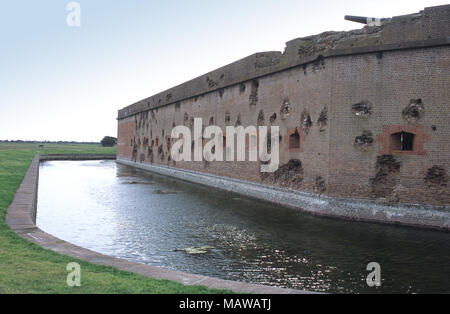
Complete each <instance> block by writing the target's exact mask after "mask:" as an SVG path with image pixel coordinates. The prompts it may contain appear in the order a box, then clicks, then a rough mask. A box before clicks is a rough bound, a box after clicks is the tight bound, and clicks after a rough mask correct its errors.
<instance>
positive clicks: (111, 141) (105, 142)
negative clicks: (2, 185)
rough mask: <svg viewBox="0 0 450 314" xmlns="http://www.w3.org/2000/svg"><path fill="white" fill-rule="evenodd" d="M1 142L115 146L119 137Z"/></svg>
mask: <svg viewBox="0 0 450 314" xmlns="http://www.w3.org/2000/svg"><path fill="white" fill-rule="evenodd" d="M0 143H17V144H97V145H98V144H101V145H102V146H103V147H113V146H115V145H117V138H115V137H111V136H105V137H104V138H103V139H102V140H101V141H100V142H76V141H28V140H0Z"/></svg>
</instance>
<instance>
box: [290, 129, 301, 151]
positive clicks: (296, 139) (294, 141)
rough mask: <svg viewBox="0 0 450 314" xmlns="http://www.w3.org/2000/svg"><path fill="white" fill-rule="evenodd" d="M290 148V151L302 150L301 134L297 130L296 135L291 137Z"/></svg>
mask: <svg viewBox="0 0 450 314" xmlns="http://www.w3.org/2000/svg"><path fill="white" fill-rule="evenodd" d="M289 148H290V149H298V148H300V134H298V131H297V130H295V133H293V134H291V135H290V136H289Z"/></svg>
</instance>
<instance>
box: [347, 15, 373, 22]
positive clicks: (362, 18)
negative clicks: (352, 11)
mask: <svg viewBox="0 0 450 314" xmlns="http://www.w3.org/2000/svg"><path fill="white" fill-rule="evenodd" d="M345 19H346V20H347V21H351V22H356V23H361V24H367V20H368V17H365V16H353V15H346V16H345Z"/></svg>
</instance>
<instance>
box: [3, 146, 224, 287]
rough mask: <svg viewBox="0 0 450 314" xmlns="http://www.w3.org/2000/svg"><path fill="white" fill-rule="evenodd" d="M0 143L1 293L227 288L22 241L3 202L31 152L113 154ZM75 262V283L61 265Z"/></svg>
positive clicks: (15, 186)
mask: <svg viewBox="0 0 450 314" xmlns="http://www.w3.org/2000/svg"><path fill="white" fill-rule="evenodd" d="M38 146H39V145H38V144H11V143H0V294H4V293H95V294H97V293H114V294H120V293H133V294H134V293H152V294H154V293H156V294H186V293H192V294H209V293H229V291H222V290H213V289H207V288H205V287H199V286H183V285H181V284H178V283H175V282H171V281H167V280H156V279H151V278H147V277H144V276H140V275H137V274H132V273H128V272H124V271H120V270H117V269H114V268H111V267H106V266H99V265H94V264H90V263H86V262H83V261H79V260H76V259H74V258H71V257H68V256H63V255H60V254H57V253H55V252H53V251H50V250H46V249H44V248H42V247H40V246H38V245H35V244H33V243H31V242H28V241H26V240H24V239H22V238H20V237H19V236H18V235H16V234H15V233H14V232H12V231H11V230H10V229H9V227H8V226H7V225H6V223H5V215H6V211H7V208H8V207H9V205H10V204H11V202H12V200H13V197H14V194H15V192H16V190H17V189H18V188H19V185H20V183H21V182H22V179H23V177H24V175H25V173H26V171H27V169H28V167H29V165H30V163H31V161H32V160H33V157H34V156H35V155H36V154H38V153H39V154H64V153H66V154H114V153H115V152H116V150H115V148H103V147H101V146H100V145H87V144H86V145H82V144H80V145H78V144H77V145H72V144H45V145H44V148H43V149H39V148H38ZM70 262H77V263H79V264H80V266H81V287H74V288H70V287H68V286H67V284H66V278H67V275H68V272H67V271H66V266H67V264H68V263H70Z"/></svg>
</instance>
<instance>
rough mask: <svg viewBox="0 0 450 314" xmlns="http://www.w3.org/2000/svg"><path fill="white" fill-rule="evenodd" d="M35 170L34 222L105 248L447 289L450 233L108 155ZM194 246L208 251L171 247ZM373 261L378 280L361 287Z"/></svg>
mask: <svg viewBox="0 0 450 314" xmlns="http://www.w3.org/2000/svg"><path fill="white" fill-rule="evenodd" d="M40 171H41V172H40V179H39V180H40V182H39V203H38V215H37V219H38V221H37V222H38V226H39V227H40V228H41V229H43V230H44V231H47V232H48V233H51V234H53V235H55V236H57V237H59V238H62V239H64V240H67V241H70V242H72V243H74V244H77V245H79V246H82V247H85V248H89V249H92V250H94V251H98V252H101V253H104V254H108V255H112V256H117V257H121V258H124V259H128V260H132V261H136V262H140V263H146V264H150V265H155V266H161V267H165V268H168V269H173V270H179V271H185V272H190V273H195V274H201V275H207V276H212V277H219V278H223V279H230V280H237V281H246V282H251V283H260V284H266V285H276V286H281V287H288V288H295V289H301V290H312V291H322V292H332V293H377V292H383V293H450V265H449V263H450V234H449V233H445V232H439V231H429V230H421V229H414V228H407V227H395V226H388V225H378V224H370V223H357V222H347V221H341V220H336V219H328V218H320V217H314V216H311V215H308V214H305V213H301V212H297V211H293V210H289V209H285V208H281V207H278V206H273V205H270V204H266V203H263V202H258V201H254V200H249V199H246V198H243V197H239V196H236V195H234V194H230V193H224V192H221V191H216V190H213V189H209V188H204V187H201V186H198V185H195V184H190V183H186V182H182V181H177V180H174V179H170V178H166V177H161V176H156V175H152V174H149V173H146V172H142V171H139V170H136V169H133V168H130V167H126V166H120V165H116V164H115V163H114V162H111V161H85V162H80V161H70V162H61V161H58V162H46V163H44V164H43V165H41V170H40ZM192 246H195V247H200V246H211V247H214V249H213V250H211V251H210V252H209V253H207V254H201V255H190V254H187V253H186V252H183V251H178V252H174V251H173V250H174V249H175V248H187V247H192ZM370 262H377V263H379V264H380V265H381V277H382V286H381V287H376V288H370V287H368V286H367V283H366V277H367V276H368V275H369V273H370V272H369V271H367V270H366V267H367V264H369V263H370Z"/></svg>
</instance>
